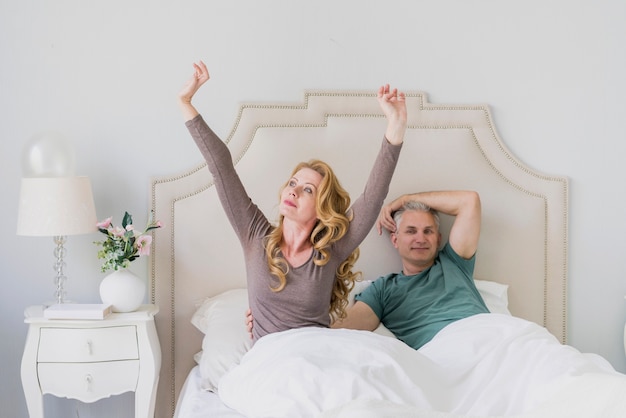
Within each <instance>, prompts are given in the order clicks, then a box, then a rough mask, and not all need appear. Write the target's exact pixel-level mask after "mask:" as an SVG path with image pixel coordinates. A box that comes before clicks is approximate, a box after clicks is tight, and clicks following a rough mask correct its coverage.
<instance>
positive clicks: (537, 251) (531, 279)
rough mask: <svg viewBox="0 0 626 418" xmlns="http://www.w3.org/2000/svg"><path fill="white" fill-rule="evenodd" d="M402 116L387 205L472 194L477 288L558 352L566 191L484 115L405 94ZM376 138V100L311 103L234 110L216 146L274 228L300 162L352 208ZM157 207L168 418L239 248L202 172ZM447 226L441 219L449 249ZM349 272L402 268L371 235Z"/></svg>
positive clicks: (239, 276)
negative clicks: (324, 170)
mask: <svg viewBox="0 0 626 418" xmlns="http://www.w3.org/2000/svg"><path fill="white" fill-rule="evenodd" d="M407 106H408V113H409V127H408V131H407V134H406V137H405V144H404V147H403V150H402V154H401V157H400V161H399V163H398V167H397V169H396V172H395V174H394V178H393V181H392V184H391V187H390V193H389V196H388V199H387V200H388V201H389V200H391V199H392V198H394V197H396V196H398V195H400V194H402V193H411V192H416V191H425V190H442V189H472V190H476V191H478V192H479V193H480V196H481V200H482V207H483V224H482V233H481V238H480V243H479V249H478V255H477V262H476V270H475V277H476V278H478V279H486V280H493V281H497V282H500V283H504V284H508V285H509V286H510V287H509V300H510V302H509V309H510V310H511V312H512V313H513V314H514V315H516V316H520V317H523V318H526V319H529V320H532V321H535V322H537V323H539V324H541V325H544V326H546V327H547V328H548V329H549V330H550V331H551V332H552V333H553V334H554V335H556V336H557V338H559V339H560V340H561V341H562V342H565V341H566V283H567V222H568V216H567V206H568V200H567V199H568V181H567V179H566V178H565V177H561V176H553V175H548V174H543V173H539V172H537V171H535V170H533V169H531V168H529V167H528V166H526V165H525V164H523V163H522V162H521V161H519V160H518V159H517V158H515V156H514V155H512V154H511V152H510V151H509V150H508V149H507V148H506V146H505V145H504V143H503V142H502V141H501V140H500V138H499V137H498V134H497V132H496V128H495V126H494V125H493V121H492V119H491V116H490V113H489V109H488V107H487V106H486V105H475V106H473V105H469V106H468V105H463V106H455V105H436V104H431V103H428V101H427V98H426V95H425V94H424V93H420V92H414V93H409V94H407ZM200 107H201V108H202V107H204V106H200ZM207 119H208V120H207V122H208V123H209V124H210V123H211V121H210V118H207ZM385 126H386V121H385V118H384V116H383V115H382V114H381V112H380V110H379V107H378V103H377V101H376V96H375V93H374V92H355V91H309V92H306V93H305V95H304V100H303V101H302V102H301V103H295V104H285V103H279V104H276V103H275V104H272V103H268V104H244V105H242V106H241V108H240V111H239V114H238V116H237V118H236V120H235V121H234V126H233V129H232V131H231V132H230V135H229V136H228V137H227V138H224V140H225V141H226V142H227V143H228V146H229V148H230V149H231V152H232V155H233V158H234V160H235V163H236V167H237V170H238V172H239V174H240V176H241V178H242V181H243V182H244V184H245V185H246V188H247V190H248V192H249V194H250V195H251V197H252V199H253V200H254V201H255V202H256V203H257V204H258V205H259V206H260V207H261V208H262V209H263V210H264V211H265V213H266V215H267V216H268V217H269V218H270V219H273V218H275V217H276V215H277V204H278V191H279V187H280V185H281V184H282V183H283V182H284V181H285V180H286V179H287V177H288V176H289V175H290V173H291V170H292V168H293V167H294V166H295V165H296V163H297V162H300V161H303V160H309V159H311V158H318V159H322V160H325V161H326V162H328V163H330V164H331V165H332V167H333V168H334V169H335V171H336V173H337V175H338V177H339V179H340V180H341V182H342V184H343V186H344V187H345V188H346V189H347V190H348V191H349V192H350V193H351V195H352V196H353V197H356V196H358V195H359V194H360V193H361V191H362V189H363V186H364V184H365V180H366V178H367V176H368V174H369V170H370V167H371V165H372V163H373V160H374V158H375V155H376V153H377V151H378V149H379V147H380V141H381V140H382V137H383V134H384V130H385ZM188 140H189V141H192V139H191V138H190V137H189V139H188ZM152 204H153V209H154V210H155V212H156V216H157V218H158V219H161V220H162V221H164V223H165V226H164V227H163V228H161V229H159V230H157V231H156V232H155V241H154V247H153V249H154V253H153V257H152V269H151V280H152V281H151V297H152V301H153V302H154V303H156V304H157V305H159V307H160V312H159V314H158V315H157V331H158V334H159V339H160V342H161V349H162V358H163V363H162V367H161V377H160V383H159V392H158V398H157V402H158V404H157V405H158V406H157V411H158V412H157V415H158V416H163V417H165V416H171V415H172V412H173V410H174V405H175V401H176V397H177V396H178V392H179V390H180V388H181V386H182V384H183V382H184V380H185V378H186V376H187V374H188V372H189V370H190V369H191V368H192V367H193V365H194V360H193V355H194V354H195V353H196V352H198V351H199V350H200V349H201V340H202V334H201V333H200V332H199V331H197V330H196V329H195V328H194V327H193V326H192V325H191V323H190V318H191V316H192V314H193V312H194V310H195V308H196V303H197V302H199V301H201V300H202V299H204V298H205V297H207V296H213V295H216V294H218V293H221V292H223V291H225V290H228V289H231V288H241V287H245V286H246V280H245V270H244V265H243V255H242V252H241V247H240V245H239V242H238V241H237V238H236V237H235V234H234V232H233V231H232V230H231V227H230V225H229V223H228V221H227V219H226V216H225V215H224V212H223V210H222V207H221V206H220V203H219V201H218V199H217V196H216V192H215V189H214V187H213V184H212V178H211V176H210V174H209V172H208V170H207V168H206V166H204V165H201V166H198V167H195V168H193V169H191V170H189V171H188V172H185V173H182V174H180V175H175V176H171V177H167V178H159V179H155V180H154V181H153V183H152ZM449 226H450V219H449V218H447V217H445V216H444V217H443V219H442V229H443V231H444V235H445V231H446V230H447V229H448V228H449ZM357 268H358V270H360V271H362V272H363V276H364V278H365V279H375V278H377V277H378V276H380V275H382V274H385V273H389V272H392V271H398V270H399V269H400V268H401V267H400V261H399V258H398V256H397V254H396V252H395V250H394V249H393V248H392V246H391V245H390V244H389V238H388V235H384V236H382V237H381V236H378V234H377V233H376V231H375V230H373V231H372V233H370V235H369V236H368V237H367V239H366V240H365V242H364V243H363V244H362V246H361V257H360V259H359V262H358V264H357ZM241 315H242V317H241V318H242V319H241V320H242V322H243V321H244V313H243V312H242V314H241Z"/></svg>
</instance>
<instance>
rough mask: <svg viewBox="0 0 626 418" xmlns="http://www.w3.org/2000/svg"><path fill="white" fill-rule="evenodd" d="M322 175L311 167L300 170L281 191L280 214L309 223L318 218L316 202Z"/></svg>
mask: <svg viewBox="0 0 626 418" xmlns="http://www.w3.org/2000/svg"><path fill="white" fill-rule="evenodd" d="M321 182H322V175H321V174H320V173H318V172H317V171H315V170H313V169H311V168H302V169H300V170H298V171H297V172H296V173H295V174H294V175H293V177H292V178H291V179H289V181H288V182H287V185H286V186H285V188H284V189H283V191H282V192H281V193H280V214H281V215H283V216H284V217H285V218H288V219H291V220H294V221H298V222H302V223H307V222H311V221H314V220H316V219H317V211H316V209H315V202H316V200H317V192H318V188H319V185H320V183H321Z"/></svg>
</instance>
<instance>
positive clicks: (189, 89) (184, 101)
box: [178, 61, 210, 120]
mask: <svg viewBox="0 0 626 418" xmlns="http://www.w3.org/2000/svg"><path fill="white" fill-rule="evenodd" d="M193 68H194V73H193V75H192V76H191V78H189V80H187V82H186V83H185V85H184V86H183V88H182V89H181V91H180V93H178V98H179V101H180V106H181V110H182V112H183V116H184V117H185V120H191V119H193V118H194V117H196V116H197V115H198V112H197V111H196V109H195V108H194V107H193V105H192V104H191V99H192V98H193V95H194V94H196V92H197V91H198V89H199V88H200V86H202V85H203V84H204V83H206V82H207V81H208V80H209V78H210V76H209V70H207V68H206V65H205V64H204V62H202V61H200V62H199V63H197V64H196V63H194V64H193Z"/></svg>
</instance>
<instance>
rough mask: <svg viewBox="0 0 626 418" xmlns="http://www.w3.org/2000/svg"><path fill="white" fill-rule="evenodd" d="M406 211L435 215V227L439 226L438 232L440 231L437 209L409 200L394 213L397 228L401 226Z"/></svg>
mask: <svg viewBox="0 0 626 418" xmlns="http://www.w3.org/2000/svg"><path fill="white" fill-rule="evenodd" d="M406 211H414V212H429V213H430V214H431V215H433V218H434V219H435V225H436V226H437V231H439V212H437V211H436V210H435V209H433V208H431V207H430V206H428V205H427V204H425V203H422V202H419V201H417V200H409V201H408V202H406V203H405V204H404V205H403V206H402V207H401V208H400V209H398V210H397V211H395V212H394V213H393V220H394V222H395V223H396V226H397V225H400V220H401V219H402V215H403V214H404V212H406Z"/></svg>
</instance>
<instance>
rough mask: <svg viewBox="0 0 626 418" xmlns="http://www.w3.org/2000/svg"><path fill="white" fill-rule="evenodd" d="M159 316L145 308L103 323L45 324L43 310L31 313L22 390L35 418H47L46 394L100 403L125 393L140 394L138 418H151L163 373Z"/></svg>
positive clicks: (37, 308) (47, 321)
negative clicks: (44, 409) (161, 369)
mask: <svg viewBox="0 0 626 418" xmlns="http://www.w3.org/2000/svg"><path fill="white" fill-rule="evenodd" d="M157 312H158V308H157V307H156V306H154V305H143V306H141V307H140V308H139V309H138V310H137V311H136V312H130V313H114V314H111V315H109V316H108V317H107V318H106V319H103V320H59V319H45V318H44V317H43V308H42V307H41V306H32V307H30V308H28V309H26V311H25V312H24V315H25V317H26V319H25V320H24V322H26V323H27V324H29V328H28V336H27V338H26V347H25V348H24V356H23V357H22V386H23V387H24V394H25V395H26V403H27V405H28V413H29V415H30V418H43V415H44V414H43V399H42V396H43V395H44V394H52V395H54V396H58V397H65V398H72V399H78V400H79V401H82V402H95V401H97V400H99V399H102V398H107V397H109V396H112V395H119V394H121V393H124V392H135V417H136V418H144V417H145V418H148V417H149V418H152V417H153V416H154V404H155V400H156V388H157V383H158V380H159V371H160V368H161V349H160V346H159V340H158V337H157V333H156V328H155V326H154V315H156V313H157Z"/></svg>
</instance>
